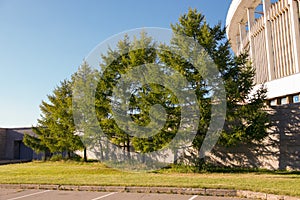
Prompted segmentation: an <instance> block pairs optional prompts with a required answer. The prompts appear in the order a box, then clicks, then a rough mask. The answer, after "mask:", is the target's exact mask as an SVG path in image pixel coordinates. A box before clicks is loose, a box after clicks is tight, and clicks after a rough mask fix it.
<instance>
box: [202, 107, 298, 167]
mask: <svg viewBox="0 0 300 200" xmlns="http://www.w3.org/2000/svg"><path fill="white" fill-rule="evenodd" d="M268 113H269V114H270V115H269V117H270V122H271V124H270V125H271V126H270V128H269V130H268V131H269V136H268V137H267V138H265V139H264V140H263V141H261V142H256V143H252V144H244V143H240V144H238V145H237V146H235V147H223V146H220V145H216V146H215V147H214V148H213V150H212V152H211V153H210V155H209V156H208V158H207V161H209V162H211V163H213V164H215V165H217V166H228V167H245V168H266V169H271V170H277V169H279V170H300V104H288V105H281V106H274V107H269V108H268Z"/></svg>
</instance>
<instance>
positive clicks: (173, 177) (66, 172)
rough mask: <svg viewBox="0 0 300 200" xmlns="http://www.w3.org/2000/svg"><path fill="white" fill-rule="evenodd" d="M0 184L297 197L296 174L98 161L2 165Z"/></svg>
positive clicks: (299, 185) (298, 180) (298, 182)
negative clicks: (117, 166)
mask: <svg viewBox="0 0 300 200" xmlns="http://www.w3.org/2000/svg"><path fill="white" fill-rule="evenodd" d="M0 183H12V184H13V183H15V184H17V183H33V184H61V185H107V186H112V185H113V186H170V187H198V188H225V189H241V190H251V191H256V192H267V193H272V194H282V195H291V196H300V174H296V173H295V174H293V173H290V174H289V173H262V172H261V173H259V172H250V173H178V172H175V171H174V170H172V169H170V170H160V171H157V172H122V171H118V170H114V169H110V168H108V167H106V166H105V165H103V164H101V163H97V162H89V163H83V162H74V161H59V162H32V163H24V164H11V165H2V166H0Z"/></svg>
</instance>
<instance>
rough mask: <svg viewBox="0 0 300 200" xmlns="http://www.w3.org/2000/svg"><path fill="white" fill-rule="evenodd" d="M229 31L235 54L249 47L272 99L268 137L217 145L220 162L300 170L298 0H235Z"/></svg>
mask: <svg viewBox="0 0 300 200" xmlns="http://www.w3.org/2000/svg"><path fill="white" fill-rule="evenodd" d="M226 28H227V36H228V38H229V40H230V42H231V46H232V49H233V51H234V53H235V54H236V55H239V54H241V53H244V52H247V53H248V54H249V57H250V60H251V62H252V65H253V66H254V68H255V69H256V76H255V82H256V84H257V87H259V86H260V85H261V84H264V85H265V87H266V88H267V90H268V92H267V100H268V103H269V105H270V107H269V108H268V109H269V113H270V121H271V128H270V130H269V131H270V136H269V138H267V139H266V140H265V141H264V142H262V143H259V144H253V145H242V146H240V147H235V148H231V149H222V147H219V149H218V147H216V148H215V149H214V152H213V155H212V159H213V160H214V162H216V163H220V164H222V165H231V166H245V167H261V168H268V169H291V170H300V100H299V94H300V0H232V2H231V5H230V8H229V10H228V14H227V19H226Z"/></svg>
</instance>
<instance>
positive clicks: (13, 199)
mask: <svg viewBox="0 0 300 200" xmlns="http://www.w3.org/2000/svg"><path fill="white" fill-rule="evenodd" d="M50 191H52V190H44V191H41V192H35V193H32V194H27V195H24V196H20V197H15V198H11V199H7V200H15V199H22V198H26V197H30V196H34V195H38V194H42V193H46V192H50Z"/></svg>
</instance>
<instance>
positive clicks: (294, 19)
mask: <svg viewBox="0 0 300 200" xmlns="http://www.w3.org/2000/svg"><path fill="white" fill-rule="evenodd" d="M288 2H289V5H290V8H291V31H292V41H293V55H294V59H295V70H296V73H299V72H300V63H299V60H300V28H299V17H300V16H299V12H300V11H299V10H300V8H299V4H300V1H299V0H288Z"/></svg>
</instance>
